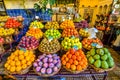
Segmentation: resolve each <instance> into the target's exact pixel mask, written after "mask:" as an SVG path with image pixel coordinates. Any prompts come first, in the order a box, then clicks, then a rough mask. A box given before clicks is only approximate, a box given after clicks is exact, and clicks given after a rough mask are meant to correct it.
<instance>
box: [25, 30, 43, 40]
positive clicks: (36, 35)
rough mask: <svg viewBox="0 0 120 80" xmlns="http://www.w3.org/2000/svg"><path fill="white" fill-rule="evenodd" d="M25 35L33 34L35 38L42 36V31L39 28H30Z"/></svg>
mask: <svg viewBox="0 0 120 80" xmlns="http://www.w3.org/2000/svg"><path fill="white" fill-rule="evenodd" d="M26 36H33V37H35V38H36V39H40V38H42V36H43V32H42V31H41V30H40V29H39V28H30V29H29V30H28V31H27V33H26Z"/></svg>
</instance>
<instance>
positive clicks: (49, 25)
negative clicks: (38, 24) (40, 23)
mask: <svg viewBox="0 0 120 80" xmlns="http://www.w3.org/2000/svg"><path fill="white" fill-rule="evenodd" d="M45 29H59V24H58V22H57V21H51V22H47V23H46V24H45Z"/></svg>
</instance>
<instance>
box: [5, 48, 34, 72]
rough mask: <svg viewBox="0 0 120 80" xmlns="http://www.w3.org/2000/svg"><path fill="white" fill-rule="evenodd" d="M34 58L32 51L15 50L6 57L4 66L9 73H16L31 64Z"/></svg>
mask: <svg viewBox="0 0 120 80" xmlns="http://www.w3.org/2000/svg"><path fill="white" fill-rule="evenodd" d="M34 60H35V55H34V53H33V52H32V51H28V50H26V51H23V50H16V51H15V52H13V53H11V55H10V56H9V57H8V58H7V61H6V63H5V65H4V67H5V69H6V70H7V71H9V72H11V73H18V72H20V71H21V70H24V69H26V68H27V67H29V66H31V65H32V63H33V62H34Z"/></svg>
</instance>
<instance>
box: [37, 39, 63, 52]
mask: <svg viewBox="0 0 120 80" xmlns="http://www.w3.org/2000/svg"><path fill="white" fill-rule="evenodd" d="M60 48H61V46H60V43H59V41H58V40H57V39H53V40H50V39H46V38H44V39H43V40H42V41H41V43H40V45H39V48H38V49H39V51H40V52H43V53H47V54H50V53H56V52H58V51H59V50H60Z"/></svg>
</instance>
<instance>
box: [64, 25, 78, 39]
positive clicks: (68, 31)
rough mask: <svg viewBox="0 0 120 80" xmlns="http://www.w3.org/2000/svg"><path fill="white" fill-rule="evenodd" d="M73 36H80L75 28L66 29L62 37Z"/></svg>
mask: <svg viewBox="0 0 120 80" xmlns="http://www.w3.org/2000/svg"><path fill="white" fill-rule="evenodd" d="M71 36H75V37H78V36H79V34H78V32H77V30H76V29H75V28H73V27H70V28H65V29H64V30H63V32H62V37H71Z"/></svg>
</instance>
